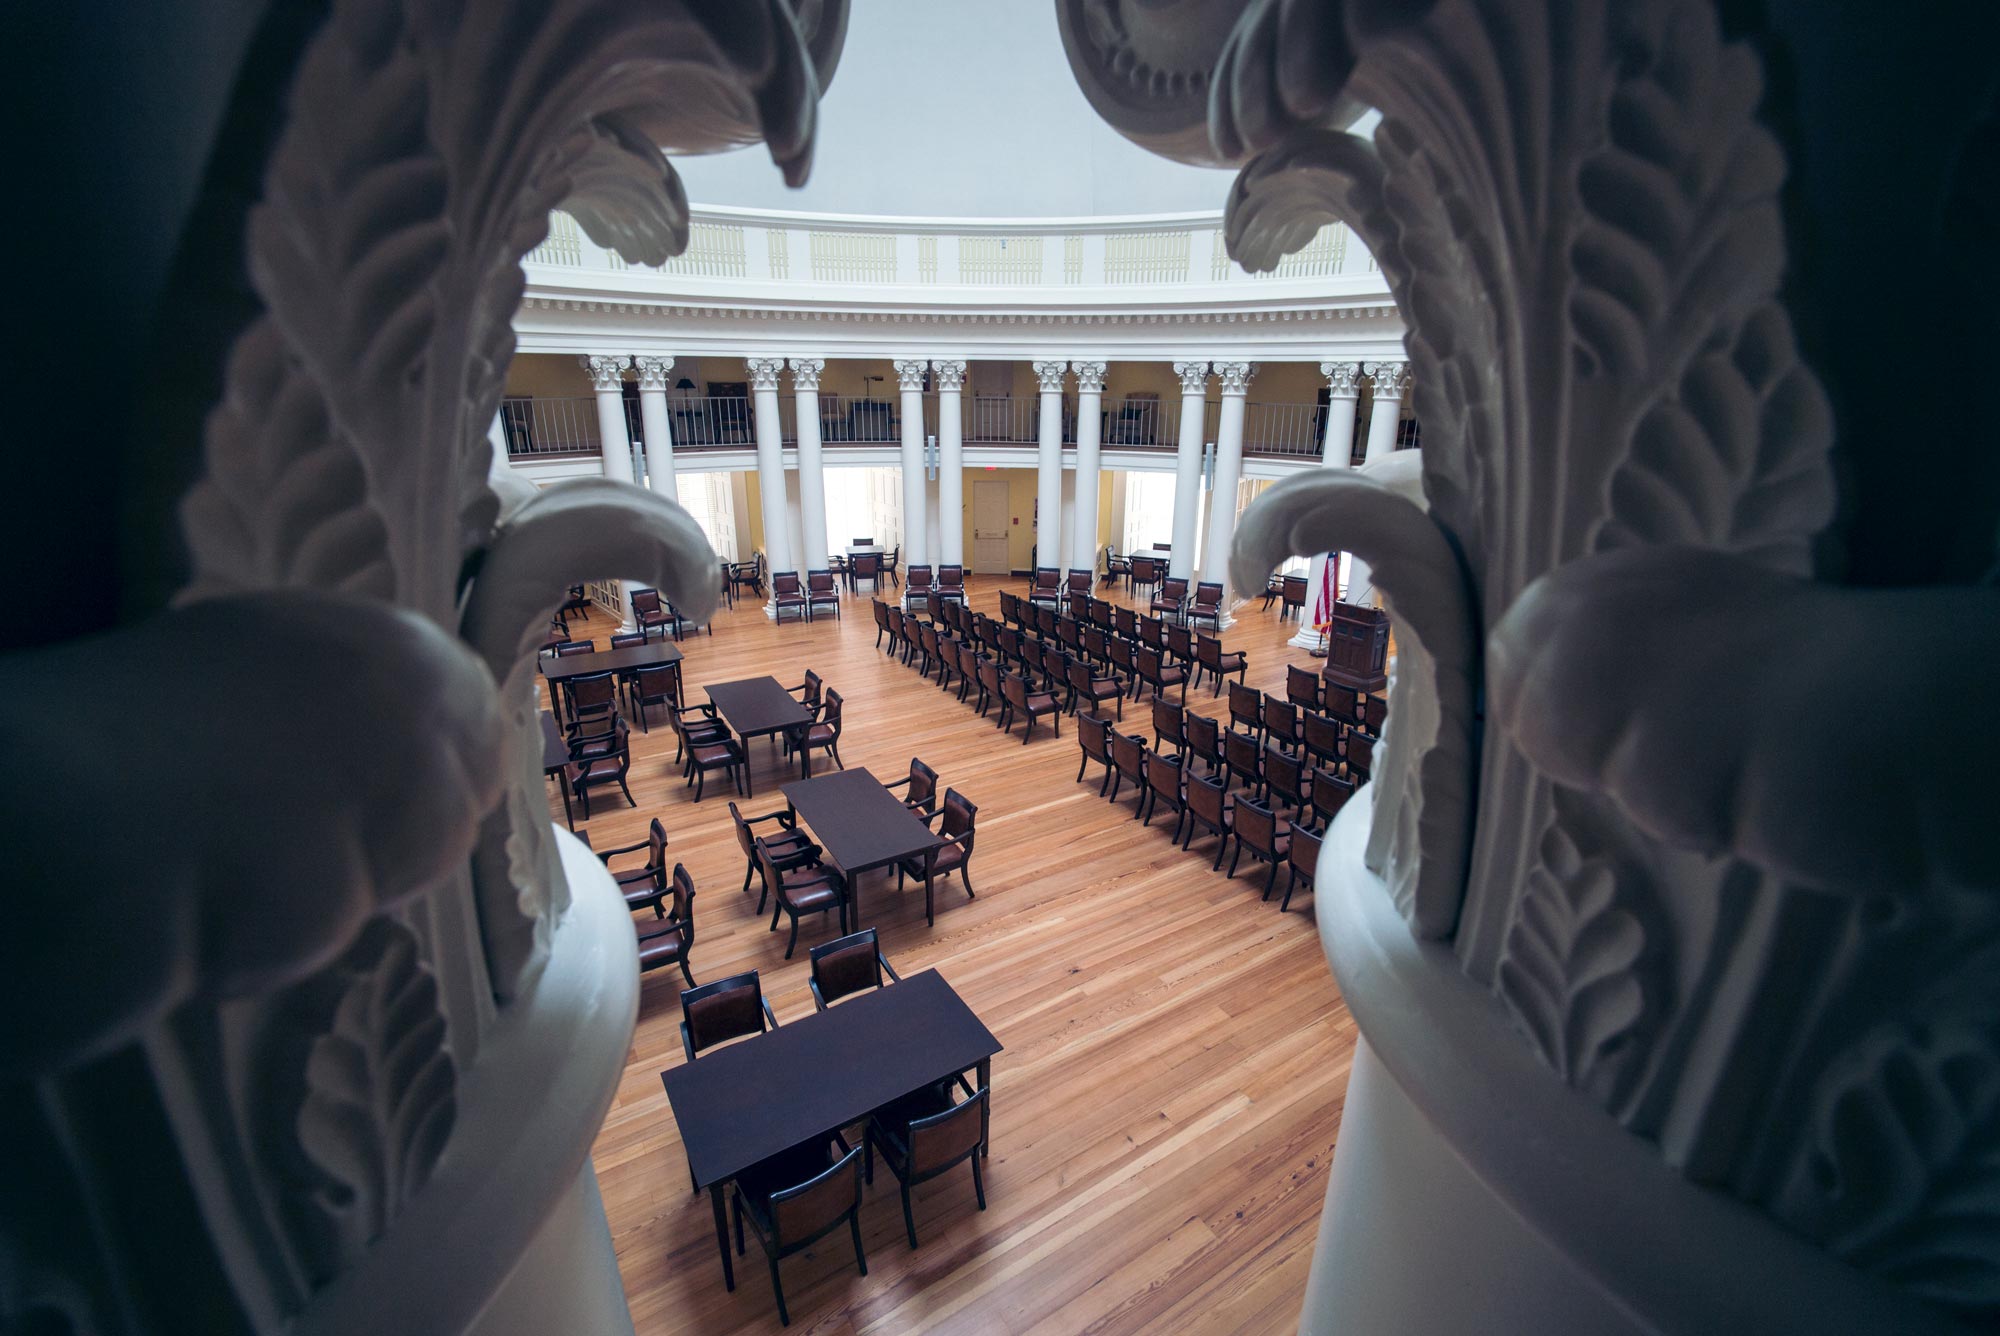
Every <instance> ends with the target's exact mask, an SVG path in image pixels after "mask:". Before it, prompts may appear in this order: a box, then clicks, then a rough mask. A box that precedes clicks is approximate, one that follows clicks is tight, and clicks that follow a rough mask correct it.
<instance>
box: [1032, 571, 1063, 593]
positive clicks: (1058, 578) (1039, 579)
mask: <svg viewBox="0 0 2000 1336" xmlns="http://www.w3.org/2000/svg"><path fill="white" fill-rule="evenodd" d="M1060 588H1062V571H1061V570H1060V569H1059V568H1057V567H1055V566H1037V567H1035V592H1036V593H1038V594H1040V593H1054V592H1055V591H1056V590H1058V589H1060Z"/></svg>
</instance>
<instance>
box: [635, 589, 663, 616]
mask: <svg viewBox="0 0 2000 1336" xmlns="http://www.w3.org/2000/svg"><path fill="white" fill-rule="evenodd" d="M659 610H660V592H659V590H657V589H634V590H633V591H632V611H633V612H634V613H647V612H658V611H659Z"/></svg>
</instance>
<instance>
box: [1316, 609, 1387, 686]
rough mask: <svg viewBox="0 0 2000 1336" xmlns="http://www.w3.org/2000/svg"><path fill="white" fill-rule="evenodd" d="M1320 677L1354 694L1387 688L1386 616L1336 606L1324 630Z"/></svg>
mask: <svg viewBox="0 0 2000 1336" xmlns="http://www.w3.org/2000/svg"><path fill="white" fill-rule="evenodd" d="M1320 675H1321V676H1322V677H1324V678H1326V680H1327V681H1329V682H1334V683H1337V684H1339V685H1340V686H1344V687H1347V688H1350V689H1351V690H1354V691H1363V692H1366V691H1380V690H1382V689H1383V688H1384V687H1386V686H1388V685H1389V614H1388V613H1386V612H1384V611H1382V609H1380V608H1372V607H1363V606H1360V605H1358V604H1353V603H1336V604H1334V606H1333V620H1332V622H1331V623H1329V624H1328V626H1327V628H1326V667H1324V668H1322V669H1321V670H1320Z"/></svg>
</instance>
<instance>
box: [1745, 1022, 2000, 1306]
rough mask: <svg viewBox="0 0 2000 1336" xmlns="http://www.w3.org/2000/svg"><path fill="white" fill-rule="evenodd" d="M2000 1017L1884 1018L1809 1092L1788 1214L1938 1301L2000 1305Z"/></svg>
mask: <svg viewBox="0 0 2000 1336" xmlns="http://www.w3.org/2000/svg"><path fill="white" fill-rule="evenodd" d="M1991 1021H1992V1018H1991V1016H1990V1015H1988V1016H1982V1017H1979V1018H1977V1019H1976V1020H1975V1019H1973V1018H1967V1020H1965V1021H1963V1022H1952V1023H1944V1024H1939V1025H1935V1026H1919V1025H1907V1024H1898V1025H1883V1026H1878V1027H1877V1028H1875V1029H1874V1030H1871V1031H1869V1032H1868V1033H1867V1034H1865V1035H1863V1036H1862V1037H1861V1038H1860V1039H1859V1040H1857V1041H1856V1042H1855V1044H1854V1045H1853V1046H1852V1047H1851V1048H1850V1049H1848V1051H1847V1052H1846V1053H1845V1054H1843V1055H1842V1056H1841V1057H1840V1058H1839V1059H1837V1060H1836V1061H1835V1062H1834V1063H1833V1064H1832V1065H1831V1066H1830V1067H1829V1068H1828V1070H1827V1072H1826V1074H1825V1076H1824V1077H1823V1078H1822V1080H1821V1082H1820V1085H1819V1087H1818V1089H1817V1090H1816V1091H1815V1096H1814V1109H1813V1123H1812V1129H1811V1142H1810V1144H1809V1146H1808V1148H1807V1150H1806V1153H1805V1154H1804V1156H1802V1157H1801V1160H1800V1162H1799V1164H1798V1166H1797V1169H1796V1171H1795V1172H1794V1174H1793V1175H1792V1179H1791V1181H1790V1182H1789V1183H1788V1184H1787V1186H1786V1189H1785V1191H1784V1193H1783V1195H1782V1196H1781V1197H1780V1199H1779V1200H1778V1202H1777V1203H1776V1207H1775V1209H1776V1210H1777V1213H1778V1215H1779V1216H1780V1218H1782V1219H1784V1220H1785V1221H1786V1222H1787V1223H1788V1224H1790V1225H1792V1226H1793V1227H1794V1228H1795V1229H1798V1230H1800V1231H1801V1232H1802V1233H1804V1234H1806V1235H1808V1236H1809V1237H1811V1238H1813V1239H1815V1240H1817V1241H1819V1242H1820V1243H1822V1244H1823V1245H1824V1246H1825V1247H1827V1248H1829V1249H1831V1250H1832V1251H1833V1252H1834V1253H1836V1254H1838V1255H1839V1256H1841V1257H1843V1258H1845V1259H1846V1260H1847V1261H1848V1262H1850V1263H1852V1264H1853V1265H1855V1266H1858V1267H1861V1268H1863V1269H1865V1270H1868V1271H1872V1272H1875V1273H1877V1274H1878V1275H1881V1276H1882V1277H1883V1278H1884V1279H1887V1280H1889V1281H1892V1282H1894V1283H1896V1284H1899V1285H1902V1286H1904V1287H1906V1288H1908V1289H1910V1290H1913V1291H1915V1292H1916V1293H1918V1294H1921V1295H1923V1296H1924V1297H1926V1298H1928V1299H1931V1300H1934V1301H1936V1302H1939V1303H1945V1304H1950V1305H1952V1306H1954V1307H1957V1308H1959V1309H1961V1310H1966V1311H1968V1312H1977V1313H1984V1314H1986V1315H1988V1317H1989V1318H1990V1317H1991V1315H1993V1314H1994V1313H1996V1312H2000V1045H1996V1043H1995V1040H1994V1036H1993V1034H1992V1032H1991V1029H1990V1026H1991Z"/></svg>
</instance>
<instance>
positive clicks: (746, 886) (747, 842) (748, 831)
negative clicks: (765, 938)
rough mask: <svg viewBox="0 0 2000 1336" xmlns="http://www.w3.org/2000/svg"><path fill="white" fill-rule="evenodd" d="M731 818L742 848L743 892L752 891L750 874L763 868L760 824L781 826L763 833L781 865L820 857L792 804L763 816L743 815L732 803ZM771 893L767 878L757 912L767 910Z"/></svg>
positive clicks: (738, 846) (775, 860) (738, 842)
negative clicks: (760, 861) (759, 850)
mask: <svg viewBox="0 0 2000 1336" xmlns="http://www.w3.org/2000/svg"><path fill="white" fill-rule="evenodd" d="M729 821H730V824H731V825H732V826H733V827H734V828H735V830H736V847H737V848H739V849H741V850H742V851H743V864H744V866H743V889H742V891H741V894H743V895H748V894H750V878H752V877H754V876H756V875H758V874H759V873H760V872H762V871H763V865H762V864H761V863H759V862H758V861H757V839H758V836H757V827H759V826H762V825H766V824H768V823H770V822H776V823H777V826H778V828H777V829H776V830H774V831H772V832H771V833H770V834H769V835H766V836H764V837H763V839H764V843H765V844H767V845H769V846H770V852H771V859H772V861H773V862H774V863H776V864H777V865H778V866H779V867H790V866H793V865H795V864H803V863H809V862H811V861H812V860H813V859H815V858H817V857H819V846H818V845H817V844H814V843H813V842H812V841H811V840H809V839H807V838H806V834H805V832H804V831H802V830H800V829H798V827H797V826H796V825H795V824H794V822H795V821H796V818H795V817H794V816H793V815H792V813H791V810H790V809H789V808H781V809H779V810H778V811H775V812H766V813H765V814H764V815H763V816H744V815H743V813H742V811H741V809H739V808H738V807H737V806H736V804H735V803H734V802H731V803H730V804H729ZM770 894H771V883H770V881H769V880H768V879H767V880H766V881H765V882H764V889H763V890H762V891H760V892H758V894H757V912H758V913H759V914H761V913H763V912H764V902H765V900H766V899H768V898H769V896H770Z"/></svg>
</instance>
